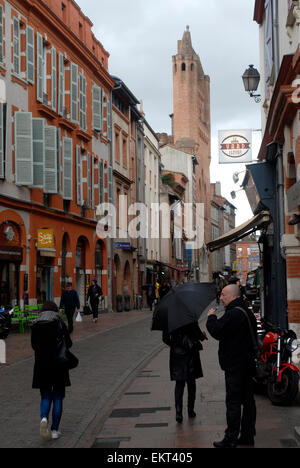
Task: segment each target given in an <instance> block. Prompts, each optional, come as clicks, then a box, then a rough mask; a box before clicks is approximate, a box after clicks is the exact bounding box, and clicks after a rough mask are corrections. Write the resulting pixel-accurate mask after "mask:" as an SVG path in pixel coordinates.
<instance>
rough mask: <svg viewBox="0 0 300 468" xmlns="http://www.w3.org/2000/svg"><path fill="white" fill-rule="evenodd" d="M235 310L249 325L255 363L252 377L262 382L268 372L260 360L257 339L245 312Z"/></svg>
mask: <svg viewBox="0 0 300 468" xmlns="http://www.w3.org/2000/svg"><path fill="white" fill-rule="evenodd" d="M236 309H239V310H241V311H242V312H243V314H244V315H245V317H246V318H247V322H248V325H249V330H250V335H251V339H252V343H253V349H254V363H255V376H254V377H255V378H256V379H257V380H264V379H266V378H267V377H268V375H269V372H268V369H267V365H266V363H265V362H264V361H263V360H262V358H261V353H260V349H259V346H258V343H257V339H256V337H255V335H254V331H253V328H252V325H251V322H250V318H249V316H248V314H247V312H246V311H245V309H243V308H242V307H236Z"/></svg>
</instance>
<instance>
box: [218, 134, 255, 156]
mask: <svg viewBox="0 0 300 468" xmlns="http://www.w3.org/2000/svg"><path fill="white" fill-rule="evenodd" d="M250 149H251V148H250V142H249V141H248V140H247V138H246V137H244V136H242V135H230V136H228V137H226V138H225V139H224V140H223V141H222V143H221V151H222V153H224V154H225V156H227V157H229V158H242V157H243V156H245V154H247V153H248V152H249V151H250Z"/></svg>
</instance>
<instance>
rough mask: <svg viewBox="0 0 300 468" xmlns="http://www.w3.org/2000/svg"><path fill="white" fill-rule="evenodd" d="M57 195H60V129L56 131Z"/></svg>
mask: <svg viewBox="0 0 300 468" xmlns="http://www.w3.org/2000/svg"><path fill="white" fill-rule="evenodd" d="M56 148H57V193H60V185H61V181H60V176H61V175H60V165H61V160H60V128H58V129H57V144H56Z"/></svg>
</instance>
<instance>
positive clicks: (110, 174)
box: [107, 166, 113, 203]
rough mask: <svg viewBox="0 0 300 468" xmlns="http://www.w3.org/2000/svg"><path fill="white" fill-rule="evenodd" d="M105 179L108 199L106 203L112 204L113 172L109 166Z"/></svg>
mask: <svg viewBox="0 0 300 468" xmlns="http://www.w3.org/2000/svg"><path fill="white" fill-rule="evenodd" d="M107 176H108V177H107V179H108V185H107V197H108V203H112V202H113V193H112V191H113V170H112V167H111V166H109V167H108V170H107Z"/></svg>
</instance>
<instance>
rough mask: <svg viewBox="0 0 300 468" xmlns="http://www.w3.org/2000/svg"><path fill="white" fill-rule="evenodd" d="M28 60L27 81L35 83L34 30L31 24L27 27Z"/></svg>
mask: <svg viewBox="0 0 300 468" xmlns="http://www.w3.org/2000/svg"><path fill="white" fill-rule="evenodd" d="M26 48H27V50H26V60H27V67H26V73H27V81H28V83H31V84H34V31H33V28H32V27H31V26H27V29H26Z"/></svg>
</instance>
